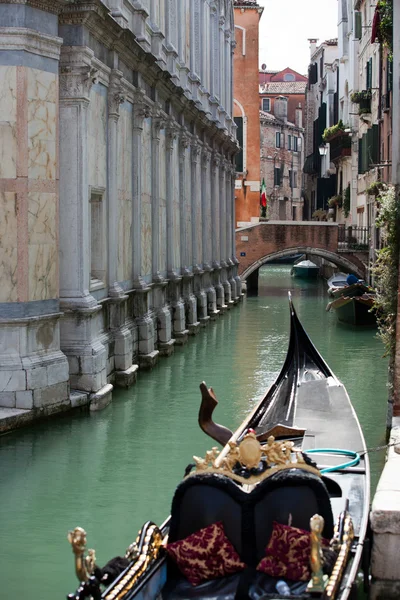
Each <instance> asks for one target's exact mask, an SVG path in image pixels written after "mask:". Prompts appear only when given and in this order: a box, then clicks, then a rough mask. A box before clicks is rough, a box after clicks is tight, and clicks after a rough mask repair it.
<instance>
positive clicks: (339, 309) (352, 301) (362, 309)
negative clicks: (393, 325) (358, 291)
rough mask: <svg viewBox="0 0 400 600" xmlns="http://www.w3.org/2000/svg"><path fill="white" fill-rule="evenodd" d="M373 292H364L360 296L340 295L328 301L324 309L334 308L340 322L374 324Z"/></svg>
mask: <svg viewBox="0 0 400 600" xmlns="http://www.w3.org/2000/svg"><path fill="white" fill-rule="evenodd" d="M374 301H375V294H373V293H364V294H362V295H360V296H358V295H354V296H347V293H344V294H343V295H342V296H339V297H338V298H335V300H332V302H329V303H328V305H327V307H326V310H334V311H335V312H336V315H337V318H338V320H339V321H341V322H342V323H347V324H349V325H356V326H374V325H376V312H375V310H374Z"/></svg>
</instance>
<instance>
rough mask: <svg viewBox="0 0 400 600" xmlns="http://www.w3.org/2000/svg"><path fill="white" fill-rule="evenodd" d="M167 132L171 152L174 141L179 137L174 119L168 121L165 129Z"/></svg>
mask: <svg viewBox="0 0 400 600" xmlns="http://www.w3.org/2000/svg"><path fill="white" fill-rule="evenodd" d="M165 131H166V141H167V148H168V149H169V150H172V148H173V146H174V141H175V140H176V138H177V137H178V133H179V129H178V126H177V124H176V122H175V121H174V120H173V119H168V121H167V125H166V127H165Z"/></svg>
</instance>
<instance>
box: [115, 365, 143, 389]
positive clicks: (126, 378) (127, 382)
mask: <svg viewBox="0 0 400 600" xmlns="http://www.w3.org/2000/svg"><path fill="white" fill-rule="evenodd" d="M138 370H139V365H132V366H131V367H129V369H126V370H125V371H115V386H116V387H120V388H129V387H131V385H133V384H134V383H136V379H137V372H138Z"/></svg>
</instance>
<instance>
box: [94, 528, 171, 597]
mask: <svg viewBox="0 0 400 600" xmlns="http://www.w3.org/2000/svg"><path fill="white" fill-rule="evenodd" d="M143 535H144V543H143V546H142V548H141V550H140V552H139V549H138V546H137V544H138V543H139V539H140V538H141V537H143ZM135 547H136V548H135ZM162 547H163V536H162V533H161V531H160V529H159V528H158V527H157V525H154V524H153V523H151V524H146V525H145V526H144V528H143V529H142V530H141V531H140V532H139V535H138V537H137V538H136V543H134V544H131V545H130V546H129V548H128V550H127V554H126V557H127V558H131V556H132V549H133V550H134V551H135V550H137V554H136V553H135V552H134V556H133V560H135V562H134V563H133V565H132V566H131V567H130V568H129V569H128V570H127V571H126V573H125V575H124V576H123V577H122V578H121V579H119V580H118V584H117V585H116V586H115V587H112V588H111V589H110V591H109V592H108V594H106V595H105V596H104V598H105V600H122V598H124V596H125V595H126V593H127V592H128V591H129V590H130V589H132V588H133V586H134V585H135V584H136V582H137V581H138V579H139V577H140V576H141V575H143V573H145V571H146V570H147V569H148V567H149V565H150V564H151V563H152V562H154V561H155V560H156V559H157V558H158V557H159V554H160V549H161V548H162Z"/></svg>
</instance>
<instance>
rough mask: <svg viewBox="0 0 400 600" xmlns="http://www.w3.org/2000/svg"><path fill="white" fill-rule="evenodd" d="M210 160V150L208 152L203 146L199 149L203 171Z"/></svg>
mask: <svg viewBox="0 0 400 600" xmlns="http://www.w3.org/2000/svg"><path fill="white" fill-rule="evenodd" d="M210 160H211V150H209V149H208V148H207V147H206V146H203V148H202V149H201V166H202V167H203V169H207V166H208V163H209V162H210Z"/></svg>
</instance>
